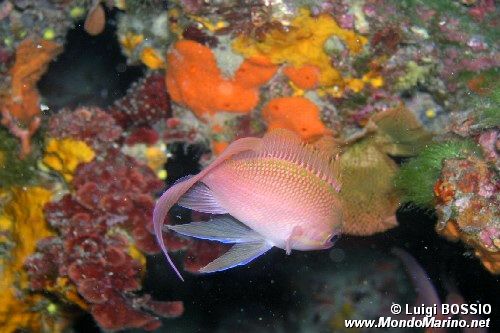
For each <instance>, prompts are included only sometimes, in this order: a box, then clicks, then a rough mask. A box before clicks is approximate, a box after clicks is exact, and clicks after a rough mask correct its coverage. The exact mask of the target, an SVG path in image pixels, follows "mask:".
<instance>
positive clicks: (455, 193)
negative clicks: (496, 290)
mask: <svg viewBox="0 0 500 333" xmlns="http://www.w3.org/2000/svg"><path fill="white" fill-rule="evenodd" d="M495 180H498V173H497V172H495V171H494V169H493V168H490V166H489V165H488V163H487V162H485V161H484V160H481V159H479V158H477V157H474V156H469V157H468V158H466V159H448V160H446V161H444V163H443V167H442V170H441V175H440V177H439V180H438V181H437V182H436V183H435V186H434V194H435V196H436V202H437V205H436V211H437V215H438V223H437V225H436V229H437V231H438V232H439V233H440V234H442V235H443V236H445V237H446V238H448V239H450V240H455V241H456V240H459V239H460V240H462V241H463V242H464V243H466V244H468V245H470V246H472V247H473V248H474V252H475V254H476V256H477V257H478V258H479V259H480V260H481V262H482V264H483V265H484V267H485V268H486V269H487V270H488V271H490V272H491V273H493V274H500V210H499V207H500V202H499V200H498V190H497V184H496V183H495Z"/></svg>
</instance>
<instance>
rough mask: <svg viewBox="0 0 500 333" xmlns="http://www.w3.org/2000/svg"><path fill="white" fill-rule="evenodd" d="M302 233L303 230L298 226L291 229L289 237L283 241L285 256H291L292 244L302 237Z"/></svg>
mask: <svg viewBox="0 0 500 333" xmlns="http://www.w3.org/2000/svg"><path fill="white" fill-rule="evenodd" d="M303 233H304V230H303V229H302V228H301V227H299V226H295V227H293V229H292V233H291V234H290V236H289V237H288V238H287V239H286V241H285V251H286V254H288V255H289V254H291V253H292V248H293V245H294V244H293V243H294V242H295V241H296V240H297V239H298V238H299V237H300V236H302V234H303Z"/></svg>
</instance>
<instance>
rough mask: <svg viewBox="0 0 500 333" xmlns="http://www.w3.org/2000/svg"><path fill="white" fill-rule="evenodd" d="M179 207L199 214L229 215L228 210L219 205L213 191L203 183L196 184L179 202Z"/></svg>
mask: <svg viewBox="0 0 500 333" xmlns="http://www.w3.org/2000/svg"><path fill="white" fill-rule="evenodd" d="M177 204H178V205H179V206H182V207H184V208H189V209H192V210H195V211H197V212H202V213H210V214H227V210H226V209H225V208H223V207H221V206H220V205H219V203H218V202H217V200H216V199H215V198H214V196H213V195H212V191H211V190H210V189H209V188H208V186H207V185H205V184H203V183H202V182H198V183H196V184H195V185H194V186H193V187H191V188H190V189H189V190H188V191H187V192H186V194H184V195H183V196H182V197H181V198H180V199H179V201H178V202H177Z"/></svg>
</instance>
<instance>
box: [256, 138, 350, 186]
mask: <svg viewBox="0 0 500 333" xmlns="http://www.w3.org/2000/svg"><path fill="white" fill-rule="evenodd" d="M257 155H258V157H263V158H266V157H267V158H269V157H273V158H277V159H280V160H284V161H288V162H291V163H294V164H297V165H300V166H301V167H304V168H306V169H307V170H309V171H310V172H312V173H313V174H315V175H316V176H317V177H319V178H321V179H322V180H324V181H326V182H327V183H329V184H330V185H331V186H332V187H333V188H334V189H335V190H336V191H337V192H338V191H340V183H339V180H338V170H339V167H338V161H337V159H336V156H334V154H332V153H331V152H330V151H328V150H325V149H324V148H323V146H319V147H315V146H314V145H310V144H307V143H305V142H303V141H302V140H301V139H300V137H299V136H298V135H296V134H295V133H293V132H291V131H288V130H284V129H276V130H273V131H271V132H269V133H268V134H266V135H265V136H264V137H263V138H262V146H261V148H260V150H259V151H258V153H257Z"/></svg>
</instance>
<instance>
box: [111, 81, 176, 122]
mask: <svg viewBox="0 0 500 333" xmlns="http://www.w3.org/2000/svg"><path fill="white" fill-rule="evenodd" d="M109 111H110V113H111V114H112V115H113V117H114V118H115V120H116V121H117V123H118V124H120V125H121V126H122V127H123V128H127V127H129V126H131V125H132V124H133V125H134V126H141V125H153V124H154V123H155V122H156V121H158V120H160V119H166V118H168V116H169V115H170V113H171V110H170V97H169V96H168V94H167V88H166V87H165V78H164V76H163V74H161V73H156V72H152V73H149V74H147V75H146V76H145V77H144V78H142V79H140V80H139V81H138V82H136V83H134V84H133V85H132V87H130V88H129V90H128V91H127V94H126V95H125V96H124V97H123V98H121V99H119V100H118V101H116V102H115V103H114V105H113V106H111V107H110V109H109Z"/></svg>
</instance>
